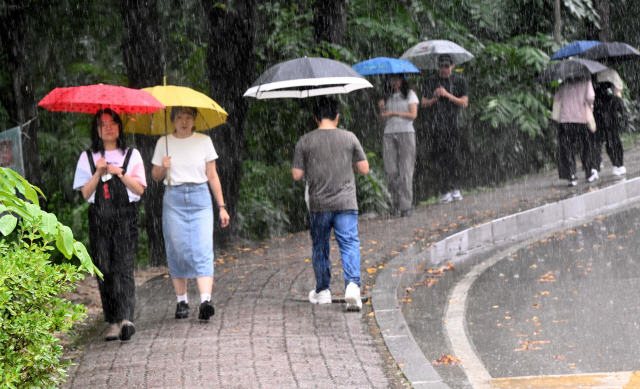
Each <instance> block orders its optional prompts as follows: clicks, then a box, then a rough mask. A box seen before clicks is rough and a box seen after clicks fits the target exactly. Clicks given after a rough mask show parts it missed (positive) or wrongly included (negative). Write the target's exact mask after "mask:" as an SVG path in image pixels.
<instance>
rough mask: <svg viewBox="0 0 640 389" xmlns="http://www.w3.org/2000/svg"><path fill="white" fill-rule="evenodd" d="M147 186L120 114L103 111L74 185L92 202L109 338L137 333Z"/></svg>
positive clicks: (93, 250) (93, 233)
mask: <svg viewBox="0 0 640 389" xmlns="http://www.w3.org/2000/svg"><path fill="white" fill-rule="evenodd" d="M146 186H147V180H146V178H145V171H144V163H143V162H142V157H141V156H140V153H139V152H138V150H136V149H131V148H127V146H126V144H125V141H124V137H123V127H122V121H121V120H120V117H119V116H118V115H117V114H116V113H115V112H114V111H112V110H111V109H104V110H102V111H99V112H98V113H97V114H96V115H95V117H94V119H93V122H92V125H91V148H90V149H89V150H87V151H85V152H83V153H82V154H80V158H79V160H78V164H77V167H76V172H75V177H74V181H73V188H74V189H76V190H80V191H81V192H82V195H83V196H84V198H85V199H86V200H87V201H88V202H89V203H90V205H89V242H90V247H91V257H92V259H93V261H94V263H95V265H96V267H97V268H98V269H99V270H100V272H101V273H102V275H103V278H98V288H99V289H100V298H101V300H102V309H103V312H104V320H105V321H106V322H107V323H109V328H108V330H107V333H106V335H105V340H107V341H109V340H116V339H118V338H119V339H120V340H123V341H126V340H129V339H131V336H132V335H133V334H134V333H135V326H134V325H133V322H132V321H133V313H134V307H135V281H134V277H133V269H134V260H135V252H136V248H137V246H138V206H137V204H138V200H140V196H141V195H142V193H143V192H144V189H145V188H146Z"/></svg>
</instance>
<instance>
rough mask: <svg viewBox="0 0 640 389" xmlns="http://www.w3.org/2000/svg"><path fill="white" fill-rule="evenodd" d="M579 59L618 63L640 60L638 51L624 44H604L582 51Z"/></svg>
mask: <svg viewBox="0 0 640 389" xmlns="http://www.w3.org/2000/svg"><path fill="white" fill-rule="evenodd" d="M580 58H586V59H592V60H594V61H606V62H607V63H618V62H624V61H629V60H637V59H640V51H638V50H636V48H634V47H633V46H631V45H628V44H626V43H622V42H605V43H601V44H599V45H597V46H594V47H592V48H590V49H589V50H585V51H583V52H582V54H580Z"/></svg>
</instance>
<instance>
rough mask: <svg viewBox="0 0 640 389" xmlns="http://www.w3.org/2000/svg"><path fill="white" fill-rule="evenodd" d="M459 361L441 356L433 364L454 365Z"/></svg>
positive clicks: (451, 356)
mask: <svg viewBox="0 0 640 389" xmlns="http://www.w3.org/2000/svg"><path fill="white" fill-rule="evenodd" d="M460 362H461V361H460V360H459V359H458V358H456V357H454V356H453V355H442V356H441V357H440V358H438V359H436V360H435V361H434V362H433V364H434V365H456V364H458V363H460Z"/></svg>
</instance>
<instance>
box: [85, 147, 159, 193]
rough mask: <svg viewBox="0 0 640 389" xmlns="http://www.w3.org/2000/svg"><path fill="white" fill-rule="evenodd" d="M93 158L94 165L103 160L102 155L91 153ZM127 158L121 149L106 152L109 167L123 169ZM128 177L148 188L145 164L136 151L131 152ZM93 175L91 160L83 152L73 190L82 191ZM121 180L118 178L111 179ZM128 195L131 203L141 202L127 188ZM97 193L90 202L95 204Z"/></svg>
mask: <svg viewBox="0 0 640 389" xmlns="http://www.w3.org/2000/svg"><path fill="white" fill-rule="evenodd" d="M91 155H92V156H93V164H94V165H95V163H96V161H98V160H99V159H100V158H102V155H101V154H100V153H91ZM125 156H126V152H125V153H123V152H122V151H121V150H120V149H115V150H110V151H105V152H104V160H105V162H107V163H108V164H109V165H115V166H118V167H122V165H123V164H124V158H125ZM126 173H127V175H129V176H131V178H133V179H134V180H136V181H137V182H138V183H140V185H142V186H144V187H145V188H146V187H147V178H146V176H145V174H144V163H143V162H142V156H141V155H140V152H139V151H138V150H136V149H133V150H132V151H131V158H130V159H129V165H127V172H126ZM92 176H93V174H92V173H91V166H90V165H89V160H88V159H87V153H86V152H84V151H83V152H82V154H80V158H79V159H78V165H77V166H76V175H75V177H74V178H73V189H76V190H80V189H81V188H82V187H83V186H85V184H86V183H87V182H89V180H90V179H91V177H92ZM111 179H112V180H113V179H116V180H119V178H118V177H112V178H111ZM127 193H128V194H129V202H134V201H138V200H140V196H138V195H136V194H134V193H133V192H131V191H130V190H129V188H127ZM95 194H96V192H95V191H94V192H93V193H91V197H89V202H90V203H93V201H94V199H93V197H94V195H95Z"/></svg>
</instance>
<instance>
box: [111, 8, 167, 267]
mask: <svg viewBox="0 0 640 389" xmlns="http://www.w3.org/2000/svg"><path fill="white" fill-rule="evenodd" d="M120 13H121V14H122V20H123V24H124V28H125V29H126V33H125V37H124V39H123V42H122V52H123V56H124V63H125V66H126V68H127V76H128V77H129V86H130V87H131V88H138V89H139V88H145V87H150V86H154V85H160V84H161V83H162V76H163V73H164V72H163V69H164V56H163V52H162V50H161V47H162V38H161V36H160V32H159V28H158V26H159V17H158V7H157V2H156V1H155V0H148V1H145V2H141V1H137V0H122V1H121V3H120ZM157 140H158V137H152V136H147V135H136V136H135V141H136V146H137V148H138V150H139V151H140V154H141V155H142V159H143V161H144V162H145V166H144V167H145V170H146V174H147V189H146V190H145V191H144V195H143V197H142V199H143V201H144V209H145V227H146V231H147V236H148V246H149V261H150V263H151V265H152V266H159V265H164V264H166V262H167V260H166V253H165V250H164V238H163V235H162V196H163V194H164V185H163V184H162V183H156V182H155V181H153V179H152V178H151V168H152V166H151V158H152V157H153V151H154V149H155V144H156V142H157Z"/></svg>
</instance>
